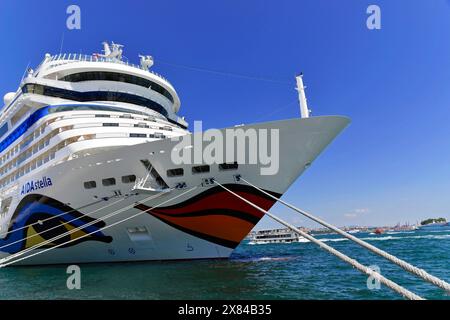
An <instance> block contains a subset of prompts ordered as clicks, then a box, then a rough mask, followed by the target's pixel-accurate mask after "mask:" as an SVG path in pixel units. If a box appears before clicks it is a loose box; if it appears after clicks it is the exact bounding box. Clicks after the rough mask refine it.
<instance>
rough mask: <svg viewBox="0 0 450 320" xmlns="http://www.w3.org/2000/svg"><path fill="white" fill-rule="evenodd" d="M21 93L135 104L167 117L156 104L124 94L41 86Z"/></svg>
mask: <svg viewBox="0 0 450 320" xmlns="http://www.w3.org/2000/svg"><path fill="white" fill-rule="evenodd" d="M22 92H23V93H24V94H25V93H34V94H42V95H45V96H49V97H57V98H62V99H67V100H73V101H79V102H89V101H116V102H124V103H130V104H135V105H138V106H143V107H146V108H149V109H151V110H153V111H156V112H157V113H159V114H161V115H163V116H164V117H166V118H167V117H168V116H169V114H168V112H167V110H166V109H165V108H164V107H163V106H161V105H160V104H158V103H157V102H155V101H153V100H150V99H147V98H144V97H141V96H137V95H134V94H130V93H125V92H112V91H87V92H79V91H72V90H66V89H61V88H56V87H49V86H43V85H40V84H30V83H29V84H26V85H24V86H23V87H22Z"/></svg>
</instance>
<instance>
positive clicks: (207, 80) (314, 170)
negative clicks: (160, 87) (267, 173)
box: [0, 0, 450, 228]
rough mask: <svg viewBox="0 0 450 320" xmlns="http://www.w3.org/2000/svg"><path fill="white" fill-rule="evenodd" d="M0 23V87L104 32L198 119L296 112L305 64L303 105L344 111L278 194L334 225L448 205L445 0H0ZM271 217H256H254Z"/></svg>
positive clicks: (437, 210) (449, 13) (449, 21)
mask: <svg viewBox="0 0 450 320" xmlns="http://www.w3.org/2000/svg"><path fill="white" fill-rule="evenodd" d="M70 4H77V5H79V6H80V8H81V19H82V20H81V30H72V31H70V30H68V29H67V28H66V19H67V14H66V8H67V6H68V5H70ZM370 4H377V5H379V6H380V8H381V20H382V28H381V30H368V29H367V27H366V19H367V17H368V15H367V14H366V8H367V7H368V5H370ZM0 35H1V49H2V54H1V57H2V59H0V70H1V77H0V92H2V94H4V93H6V92H8V91H14V90H16V89H17V86H18V83H19V80H20V78H21V76H22V74H23V72H24V70H25V68H26V66H27V65H28V64H29V63H30V65H31V66H36V65H37V64H38V63H39V62H40V61H41V60H42V58H43V56H44V54H45V52H50V53H58V52H59V51H60V46H61V39H62V38H64V41H63V52H77V53H78V52H82V53H92V52H99V51H100V50H101V47H100V43H101V42H102V41H104V40H113V41H115V42H118V43H121V44H124V45H125V51H124V54H125V56H127V57H128V58H129V59H130V60H131V61H134V62H138V58H137V55H138V54H139V53H142V54H151V55H153V56H154V58H155V66H154V70H155V71H157V72H159V73H161V74H163V75H164V76H166V77H167V78H168V79H169V80H170V81H171V83H172V84H173V85H174V86H175V88H176V89H177V91H178V93H179V95H180V97H181V100H182V107H181V112H180V114H181V115H184V116H186V118H187V120H188V121H189V122H190V123H193V121H194V120H203V121H204V123H203V126H204V127H206V128H211V127H226V126H231V125H235V124H240V123H252V122H261V121H269V120H276V119H284V118H293V117H297V116H298V114H299V111H298V105H297V103H296V101H297V96H296V92H295V91H294V90H293V88H294V86H295V79H294V75H295V74H296V73H298V72H299V71H303V72H304V74H305V83H306V85H307V86H308V89H307V97H308V101H309V104H310V107H311V108H312V109H313V113H314V115H329V114H340V115H346V116H349V117H350V118H351V119H352V124H351V125H350V126H349V127H348V128H347V129H346V130H345V132H344V133H343V134H342V135H340V136H339V137H338V138H337V139H336V141H335V142H334V143H333V144H332V145H331V146H330V147H329V148H328V149H327V150H325V152H324V153H323V154H322V155H321V156H320V157H319V158H318V159H317V160H316V162H315V163H314V164H313V165H312V166H311V167H310V169H309V170H308V171H307V172H306V173H305V174H304V175H303V176H302V177H301V178H300V179H299V180H298V181H297V182H296V183H295V184H294V185H293V186H292V188H291V189H290V190H289V192H288V193H287V194H286V195H285V199H286V200H288V201H291V202H293V203H295V204H297V205H299V206H300V207H302V208H304V209H306V210H309V211H311V212H313V213H316V214H317V215H319V216H321V217H323V218H325V219H327V220H329V221H330V222H332V223H336V224H338V225H385V224H395V223H397V222H405V221H409V222H416V221H417V220H421V219H423V218H426V217H434V216H444V217H447V218H450V139H449V137H450V125H449V121H450V90H448V88H449V86H450V2H449V1H445V0H431V1H430V0H421V1H412V0H387V1H380V0H372V1H364V0H346V1H343V0H341V1H331V0H307V1H304V0H302V1H300V0H298V1H282V0H277V1H262V0H246V1H242V0H226V1H224V0H217V1H207V0H205V1H126V2H124V1H120V2H118V1H75V0H74V1H50V0H47V1H39V2H37V1H20V0H16V1H1V2H0ZM177 65H182V66H191V67H196V68H202V69H208V70H216V71H220V72H224V73H231V74H243V75H248V76H251V77H261V78H265V79H271V80H273V81H258V80H251V79H245V78H239V77H233V76H225V75H218V74H213V73H207V72H200V71H194V70H191V69H188V68H182V67H179V66H177ZM273 212H274V213H279V214H280V215H281V216H282V217H284V218H286V219H287V220H289V221H291V222H294V223H296V224H299V225H306V226H315V224H313V223H309V222H307V221H306V220H305V219H303V218H301V217H298V216H296V215H295V214H293V213H289V212H288V210H286V209H284V208H283V207H281V206H278V205H277V206H275V207H274V208H273ZM269 226H270V227H271V226H275V224H274V223H272V222H271V221H270V220H268V219H266V218H265V219H264V220H263V221H262V222H261V223H260V224H259V225H258V228H265V227H269Z"/></svg>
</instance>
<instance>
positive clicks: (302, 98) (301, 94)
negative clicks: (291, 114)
mask: <svg viewBox="0 0 450 320" xmlns="http://www.w3.org/2000/svg"><path fill="white" fill-rule="evenodd" d="M295 79H296V80H297V88H296V90H297V91H298V100H299V102H300V115H301V117H302V118H309V109H308V104H307V102H306V95H305V88H306V87H305V86H304V85H303V73H300V74H299V75H298V76H296V77H295Z"/></svg>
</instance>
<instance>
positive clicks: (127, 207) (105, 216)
mask: <svg viewBox="0 0 450 320" xmlns="http://www.w3.org/2000/svg"><path fill="white" fill-rule="evenodd" d="M163 194H164V193H159V194H156V195H151V196H149V197H147V198H145V199H144V200H143V201H142V202H147V201H150V200H153V199H155V198H157V197H159V196H161V195H163ZM134 205H135V203H133V204H131V205H128V206H125V207H123V208H121V209H118V210H116V211H113V212H111V213H109V214H106V215H104V216H102V217H99V218H97V219H95V220H93V221H91V222H88V223H85V224H83V225H81V226H79V227H77V228H73V229H71V230H69V231H66V232H64V233H62V234H59V235H57V236H55V237H53V238H51V239H48V240H45V241H42V242H39V243H37V244H35V245H33V246H31V247H29V248H26V249H23V250H21V251H19V252H16V253H14V254H12V255H9V256H7V257H5V258H3V259H1V260H0V263H1V264H0V268H1V267H2V264H3V263H5V262H8V261H10V260H11V259H14V258H17V257H20V256H22V255H24V254H26V253H28V252H30V251H32V250H35V249H39V248H40V247H42V246H45V245H47V244H49V243H51V242H53V241H55V240H58V239H61V238H63V237H65V236H67V235H70V234H72V233H74V232H76V231H79V230H81V229H83V228H86V227H89V226H91V225H93V224H96V223H98V222H100V221H102V220H106V219H108V218H110V217H113V216H115V215H117V214H119V213H122V212H123V211H126V210H128V209H130V208H131V207H133V206H134ZM77 239H78V238H77Z"/></svg>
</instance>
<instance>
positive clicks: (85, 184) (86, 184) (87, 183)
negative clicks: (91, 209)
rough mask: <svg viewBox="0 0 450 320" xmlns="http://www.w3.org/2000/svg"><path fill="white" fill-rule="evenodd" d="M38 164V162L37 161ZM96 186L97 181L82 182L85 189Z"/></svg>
mask: <svg viewBox="0 0 450 320" xmlns="http://www.w3.org/2000/svg"><path fill="white" fill-rule="evenodd" d="M38 165H39V162H38ZM96 187H97V183H96V182H95V181H86V182H85V183H84V188H85V189H94V188H96Z"/></svg>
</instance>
